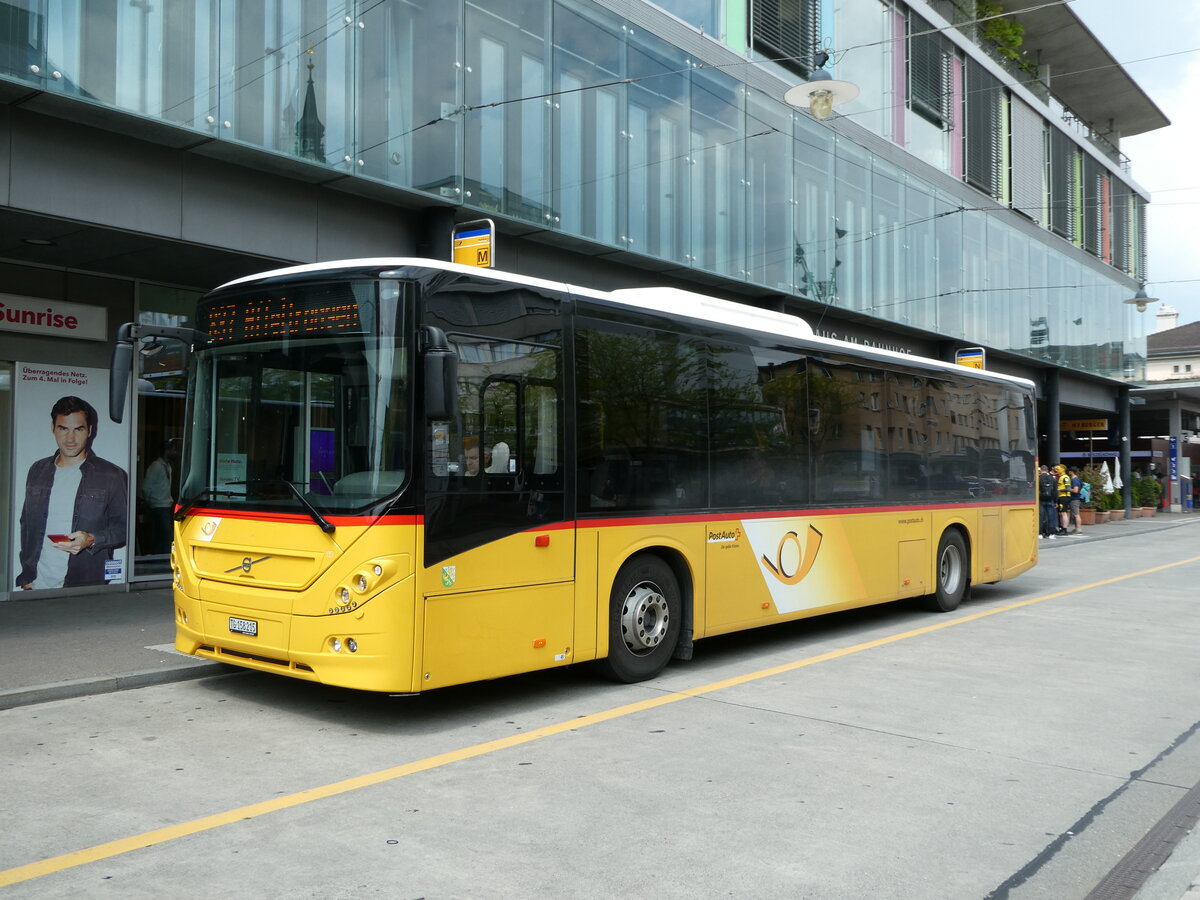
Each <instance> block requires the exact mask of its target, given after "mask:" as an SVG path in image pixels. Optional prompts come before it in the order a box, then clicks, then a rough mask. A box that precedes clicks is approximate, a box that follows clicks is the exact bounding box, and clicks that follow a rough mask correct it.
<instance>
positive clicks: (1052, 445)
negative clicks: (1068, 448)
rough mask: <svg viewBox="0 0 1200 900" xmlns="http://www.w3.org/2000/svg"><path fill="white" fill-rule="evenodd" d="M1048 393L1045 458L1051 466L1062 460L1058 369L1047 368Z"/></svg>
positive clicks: (1046, 385) (1045, 385)
mask: <svg viewBox="0 0 1200 900" xmlns="http://www.w3.org/2000/svg"><path fill="white" fill-rule="evenodd" d="M1043 391H1044V392H1045V395H1046V456H1047V459H1045V460H1043V462H1045V463H1046V464H1047V465H1049V466H1056V465H1058V463H1059V462H1060V461H1061V459H1060V457H1061V455H1062V433H1061V432H1060V431H1059V423H1060V422H1061V421H1062V410H1061V408H1060V406H1059V402H1058V369H1047V370H1046V380H1045V383H1044V385H1043Z"/></svg>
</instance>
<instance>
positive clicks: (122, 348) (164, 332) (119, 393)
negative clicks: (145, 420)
mask: <svg viewBox="0 0 1200 900" xmlns="http://www.w3.org/2000/svg"><path fill="white" fill-rule="evenodd" d="M160 337H164V338H173V339H175V340H177V341H180V342H182V343H183V364H184V367H185V368H186V367H187V358H188V355H189V353H190V352H191V349H192V347H193V346H194V345H195V344H196V343H198V342H200V341H203V340H205V339H206V338H207V337H208V335H207V334H205V333H204V332H202V331H197V330H196V329H194V328H173V327H171V326H168V325H138V324H136V323H134V322H126V323H125V324H124V325H122V326H121V327H120V328H118V329H117V340H116V343H115V344H113V351H112V361H111V362H110V363H109V379H108V417H109V418H110V419H112V420H113V421H114V422H120V421H121V420H122V419H123V418H124V417H125V395H126V393H128V391H129V375H130V373H131V372H132V371H133V358H134V357H133V347H134V344H136V343H137V342H138V341H139V340H141V339H142V338H160Z"/></svg>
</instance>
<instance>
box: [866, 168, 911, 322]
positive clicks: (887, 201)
mask: <svg viewBox="0 0 1200 900" xmlns="http://www.w3.org/2000/svg"><path fill="white" fill-rule="evenodd" d="M871 188H872V190H871V194H872V196H871V200H872V204H871V218H872V222H873V226H872V228H871V233H870V236H869V239H868V241H867V243H868V244H869V245H870V248H871V259H872V262H873V271H874V276H875V277H874V280H873V287H872V291H871V303H870V308H871V311H872V312H873V313H874V314H875V315H878V316H882V317H883V318H886V319H893V320H895V321H900V322H904V321H907V319H908V310H907V309H906V308H905V304H904V303H903V300H904V299H905V297H906V296H907V290H906V288H905V282H904V261H905V260H904V256H905V254H904V246H905V239H906V238H907V236H908V235H907V231H908V229H907V224H908V223H907V222H904V221H903V215H902V213H901V210H902V208H903V197H904V183H903V176H902V175H901V174H900V170H899V169H897V168H896V167H895V166H893V165H891V164H889V163H885V162H883V161H882V160H880V159H875V160H874V165H873V166H872V172H871Z"/></svg>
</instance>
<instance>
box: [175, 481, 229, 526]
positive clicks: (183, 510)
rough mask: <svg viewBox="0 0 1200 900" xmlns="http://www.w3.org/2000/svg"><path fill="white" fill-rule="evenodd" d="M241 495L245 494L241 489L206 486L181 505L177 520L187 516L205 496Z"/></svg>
mask: <svg viewBox="0 0 1200 900" xmlns="http://www.w3.org/2000/svg"><path fill="white" fill-rule="evenodd" d="M241 496H243V495H242V493H241V492H240V491H218V490H215V489H213V488H205V489H204V490H202V491H201V492H200V493H198V494H197V495H196V496H195V497H192V498H191V499H190V500H188V501H187V502H186V503H184V504H183V505H182V506H180V507H179V511H178V512H177V513H175V521H176V522H182V521H183V518H184V516H186V515H187V514H188V513H190V512H191V511H192V507H194V506H195V505H196V504H197V503H199V502H200V501H201V500H203V499H204V498H205V497H241Z"/></svg>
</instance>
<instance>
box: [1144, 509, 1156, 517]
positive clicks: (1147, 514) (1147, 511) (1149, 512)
mask: <svg viewBox="0 0 1200 900" xmlns="http://www.w3.org/2000/svg"><path fill="white" fill-rule="evenodd" d="M1156 512H1158V507H1157V506H1143V507H1142V515H1143V516H1144V517H1146V518H1151V517H1153V516H1154V514H1155V513H1156Z"/></svg>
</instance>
